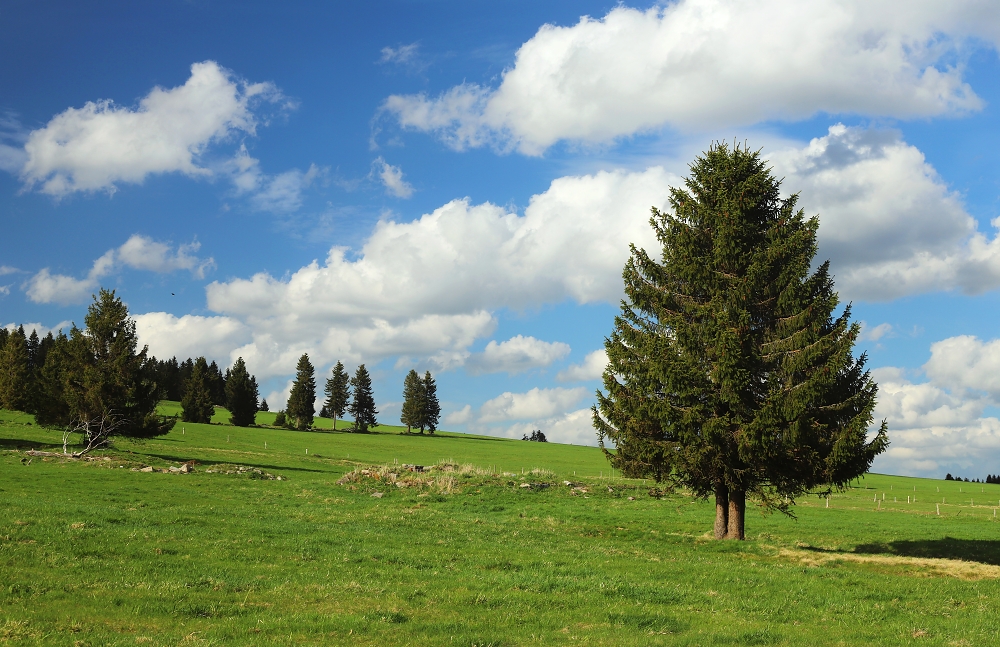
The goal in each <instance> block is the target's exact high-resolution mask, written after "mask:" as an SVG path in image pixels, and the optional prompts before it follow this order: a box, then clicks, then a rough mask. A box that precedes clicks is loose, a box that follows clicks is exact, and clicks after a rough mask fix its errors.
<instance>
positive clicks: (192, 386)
mask: <svg viewBox="0 0 1000 647" xmlns="http://www.w3.org/2000/svg"><path fill="white" fill-rule="evenodd" d="M213 414H215V405H214V403H213V402H212V386H211V370H210V369H209V367H208V362H207V361H206V360H205V358H204V357H199V358H198V359H196V360H195V361H194V368H192V369H191V377H189V378H188V380H187V383H186V384H185V385H184V398H183V399H181V420H183V421H184V422H201V423H206V424H207V423H210V422H212V415H213Z"/></svg>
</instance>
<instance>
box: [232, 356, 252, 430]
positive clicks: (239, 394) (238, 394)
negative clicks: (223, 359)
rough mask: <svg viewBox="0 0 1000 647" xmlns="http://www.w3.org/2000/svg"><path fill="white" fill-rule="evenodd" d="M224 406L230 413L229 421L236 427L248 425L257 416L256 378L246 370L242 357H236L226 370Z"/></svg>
mask: <svg viewBox="0 0 1000 647" xmlns="http://www.w3.org/2000/svg"><path fill="white" fill-rule="evenodd" d="M227 373H228V376H229V377H228V378H227V379H226V408H227V409H229V413H230V414H232V415H231V417H230V418H229V422H230V423H231V424H233V425H236V426H237V427H249V426H250V425H252V424H254V421H255V419H256V417H257V397H258V395H259V393H258V390H257V379H256V378H255V377H254V376H253V375H250V372H249V371H247V365H246V362H244V361H243V358H242V357H240V358H237V360H236V363H235V364H233V368H232V370H229V371H227Z"/></svg>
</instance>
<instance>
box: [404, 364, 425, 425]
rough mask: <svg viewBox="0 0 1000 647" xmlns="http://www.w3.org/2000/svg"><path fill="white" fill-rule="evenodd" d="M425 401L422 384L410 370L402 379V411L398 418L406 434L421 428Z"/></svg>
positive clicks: (413, 371) (415, 373) (418, 377)
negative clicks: (404, 426)
mask: <svg viewBox="0 0 1000 647" xmlns="http://www.w3.org/2000/svg"><path fill="white" fill-rule="evenodd" d="M426 400H427V399H426V398H425V397H424V383H423V381H421V379H420V376H419V375H418V374H417V372H416V371H415V370H413V369H412V368H411V369H410V372H409V373H407V374H406V377H405V378H403V411H402V413H401V414H400V416H399V421H400V422H402V423H403V424H404V425H406V433H410V431H411V430H412V429H413V428H414V427H422V426H423V421H424V409H425V405H426Z"/></svg>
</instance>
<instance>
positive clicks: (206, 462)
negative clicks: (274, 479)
mask: <svg viewBox="0 0 1000 647" xmlns="http://www.w3.org/2000/svg"><path fill="white" fill-rule="evenodd" d="M60 446H61V445H60ZM140 455H141V456H150V457H152V458H159V459H160V460H164V461H168V462H174V463H185V462H187V461H189V460H191V458H190V457H184V456H171V455H169V454H152V453H149V452H143V453H142V454H136V456H140ZM195 460H197V461H198V464H199V465H205V466H212V465H246V466H247V467H258V468H260V469H262V470H265V469H266V470H283V471H289V472H314V473H317V474H325V473H327V472H328V470H318V469H313V468H308V467H292V466H290V465H266V464H264V463H251V462H245V461H239V462H235V463H234V462H233V461H216V460H204V459H201V458H199V459H195Z"/></svg>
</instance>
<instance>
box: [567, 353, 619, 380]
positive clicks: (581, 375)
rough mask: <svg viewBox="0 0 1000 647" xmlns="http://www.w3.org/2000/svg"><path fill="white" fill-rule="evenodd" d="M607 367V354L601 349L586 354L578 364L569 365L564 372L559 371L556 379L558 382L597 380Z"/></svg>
mask: <svg viewBox="0 0 1000 647" xmlns="http://www.w3.org/2000/svg"><path fill="white" fill-rule="evenodd" d="M607 366H608V353H607V351H606V350H604V349H603V348H601V349H598V350H595V351H594V352H592V353H587V356H586V357H584V358H583V362H581V363H580V364H571V365H570V366H569V367H567V368H566V370H564V371H559V374H558V375H556V379H557V380H559V381H560V382H584V381H587V380H597V379H600V378H601V376H602V375H604V369H605V368H607Z"/></svg>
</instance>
